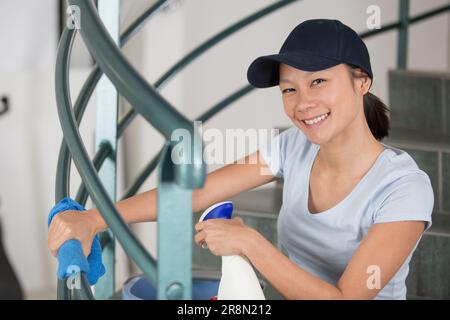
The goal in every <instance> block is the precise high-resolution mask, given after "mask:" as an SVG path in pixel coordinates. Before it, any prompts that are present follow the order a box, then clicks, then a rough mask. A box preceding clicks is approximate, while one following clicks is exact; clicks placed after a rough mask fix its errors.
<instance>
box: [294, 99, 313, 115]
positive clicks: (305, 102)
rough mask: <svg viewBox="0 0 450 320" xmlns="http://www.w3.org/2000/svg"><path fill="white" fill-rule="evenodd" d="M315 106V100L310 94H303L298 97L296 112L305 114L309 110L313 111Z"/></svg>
mask: <svg viewBox="0 0 450 320" xmlns="http://www.w3.org/2000/svg"><path fill="white" fill-rule="evenodd" d="M314 106H315V102H314V101H313V100H312V99H310V98H309V97H308V96H305V95H303V96H301V95H300V97H299V98H298V101H297V103H296V104H295V109H294V112H295V113H296V114H305V113H307V112H308V111H311V109H313V108H314Z"/></svg>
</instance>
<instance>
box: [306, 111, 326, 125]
mask: <svg viewBox="0 0 450 320" xmlns="http://www.w3.org/2000/svg"><path fill="white" fill-rule="evenodd" d="M329 115H330V112H328V113H324V114H322V115H320V116H317V117H315V118H312V119H308V120H302V121H303V123H305V124H307V125H312V124H316V123H318V122H321V121H323V120H325V119H326V118H327V117H328V116H329Z"/></svg>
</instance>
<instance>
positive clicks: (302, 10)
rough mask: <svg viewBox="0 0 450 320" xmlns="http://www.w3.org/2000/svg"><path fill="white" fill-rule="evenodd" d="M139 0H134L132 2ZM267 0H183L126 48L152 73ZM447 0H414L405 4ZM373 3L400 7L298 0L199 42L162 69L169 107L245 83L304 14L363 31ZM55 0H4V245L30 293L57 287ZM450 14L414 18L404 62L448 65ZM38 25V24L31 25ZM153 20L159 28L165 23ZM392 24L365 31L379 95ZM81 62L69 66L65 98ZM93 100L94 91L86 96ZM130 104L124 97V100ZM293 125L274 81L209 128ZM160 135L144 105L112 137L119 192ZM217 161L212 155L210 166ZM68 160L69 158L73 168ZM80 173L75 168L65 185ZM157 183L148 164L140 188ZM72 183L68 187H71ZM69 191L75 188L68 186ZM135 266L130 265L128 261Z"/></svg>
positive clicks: (148, 228)
mask: <svg viewBox="0 0 450 320" xmlns="http://www.w3.org/2000/svg"><path fill="white" fill-rule="evenodd" d="M122 1H123V2H124V3H126V4H127V5H129V6H128V7H124V8H123V9H124V11H123V16H122V18H123V20H122V21H128V19H131V18H130V17H133V16H136V15H137V13H138V12H140V11H141V10H142V8H145V7H148V5H149V3H151V1H146V0H139V1H136V0H122ZM130 1H135V2H130ZM272 2H273V1H269V0H246V1H240V0H227V1H223V0H184V1H181V5H176V6H175V7H174V8H172V9H171V10H165V11H164V12H162V13H161V14H160V15H158V16H157V17H155V19H153V20H152V21H151V22H149V23H148V24H147V25H146V26H145V27H144V28H143V29H142V30H141V31H140V32H139V34H138V35H137V36H136V37H135V39H133V40H132V41H130V43H129V44H128V45H127V46H126V48H125V50H124V52H125V54H126V55H127V57H128V58H129V59H130V60H131V62H132V64H133V65H134V66H135V67H136V68H137V69H138V70H139V71H140V72H141V73H142V75H144V77H145V78H146V79H147V80H148V81H149V82H150V83H153V82H154V81H155V80H156V79H157V78H158V77H159V76H160V75H162V73H163V72H164V71H165V70H167V68H168V67H169V66H171V65H172V64H173V63H175V62H176V61H177V60H178V59H180V58H181V57H182V56H183V55H184V54H186V53H187V52H189V51H190V50H191V49H193V48H194V47H195V46H197V45H198V44H200V43H201V42H202V41H204V40H206V39H208V38H209V37H210V36H212V35H214V34H216V33H217V32H219V31H220V30H222V29H223V28H224V27H226V26H228V25H230V24H232V23H234V22H235V21H237V20H238V19H240V18H243V17H245V16H246V15H248V14H250V13H251V12H254V11H255V10H256V9H258V8H263V7H264V6H266V5H268V4H270V3H272ZM446 3H448V1H447V0H430V1H422V0H413V1H412V5H411V11H412V13H413V14H414V13H419V12H422V11H423V10H425V9H429V8H433V7H436V6H438V5H441V4H446ZM371 4H377V5H379V6H380V8H381V19H382V23H389V22H392V21H394V20H395V19H396V17H397V15H398V4H397V1H392V0H378V1H377V0H370V1H369V0H339V1H335V0H303V1H298V2H297V3H294V4H291V5H289V6H287V7H285V8H283V9H281V10H280V11H278V12H276V13H273V14H271V15H269V16H267V17H265V18H264V19H262V20H260V21H258V22H255V23H254V24H252V25H250V26H248V27H246V28H245V29H243V30H242V31H241V32H238V33H237V34H235V35H233V36H231V37H230V38H228V39H227V40H225V41H224V42H223V43H221V44H219V45H217V46H216V47H214V48H213V49H212V50H210V51H208V52H207V53H206V54H204V55H203V56H202V57H201V58H200V59H198V60H197V61H196V62H195V63H193V64H192V65H191V66H189V67H188V68H186V69H185V70H184V71H183V72H182V73H181V74H179V75H177V76H176V77H175V78H174V79H173V80H171V81H170V83H169V85H168V86H167V87H165V88H164V89H163V90H162V91H161V93H162V94H163V96H164V97H165V98H166V99H167V100H168V101H169V102H171V103H172V104H173V105H174V106H175V107H176V108H177V109H179V110H180V111H181V112H183V113H185V114H186V116H188V117H189V118H192V119H193V118H194V117H196V116H198V115H199V114H201V113H202V112H203V111H205V110H206V109H207V108H209V107H210V106H212V105H213V104H214V103H216V102H217V101H219V100H220V99H222V98H223V97H224V96H225V95H227V94H229V93H231V92H234V91H235V90H236V89H238V88H241V87H242V86H244V85H246V84H247V80H246V71H247V67H248V65H249V64H250V63H251V61H253V59H255V58H256V57H258V56H260V55H263V54H270V53H274V52H278V50H279V48H280V46H281V44H282V42H283V40H284V39H285V37H286V36H287V34H288V33H289V31H290V30H292V28H293V27H295V26H296V25H297V24H298V23H299V22H301V21H302V20H304V19H309V18H319V17H320V18H337V19H340V20H342V21H343V22H344V23H346V24H348V25H349V26H351V27H353V28H354V29H355V30H356V31H358V32H363V31H366V18H367V15H366V8H367V6H368V5H371ZM55 12H56V0H40V1H39V3H38V2H37V1H33V0H20V1H11V0H10V1H8V0H4V1H0V39H1V41H0V75H1V77H0V94H5V93H6V94H8V95H9V96H10V97H11V112H10V113H9V114H8V115H7V116H4V117H2V118H0V196H1V199H2V207H1V211H2V214H1V218H2V221H3V225H4V231H5V239H4V240H5V245H6V249H7V251H8V253H9V255H10V258H11V260H12V263H13V265H14V267H15V268H16V270H17V272H18V275H19V277H20V278H21V280H22V284H23V285H24V287H25V289H26V291H27V293H32V292H35V291H37V290H43V289H46V288H49V290H53V291H54V285H55V277H54V274H55V267H56V261H55V260H54V259H53V258H52V257H51V256H50V254H49V253H48V250H47V247H46V244H47V236H46V217H47V213H48V211H49V209H50V208H51V207H52V205H53V202H54V178H55V172H56V160H57V156H58V150H59V144H60V141H61V138H62V133H61V129H60V127H59V121H58V117H57V113H56V105H55V98H54V61H55V52H56V44H57V42H56V38H57V34H56V33H57V31H56V30H57V18H56V15H55V14H54V13H55ZM448 20H449V18H448V15H445V16H441V17H438V18H434V19H432V20H429V21H427V22H424V23H420V24H419V25H416V26H413V27H412V28H411V33H410V48H409V52H408V59H409V66H410V67H412V68H413V69H423V70H449V58H448V57H449V41H448V34H449V21H448ZM36 26H38V27H36ZM161 30H163V31H162V32H161ZM396 39H397V33H396V32H395V31H392V32H389V33H387V34H383V35H379V36H376V37H374V38H372V39H369V40H367V42H366V43H367V45H368V48H369V51H370V53H371V59H372V67H373V70H374V75H375V83H374V86H373V92H374V93H375V94H378V95H379V96H380V97H381V98H383V99H387V96H388V91H387V90H388V88H387V70H388V69H390V68H395V65H396V57H397V56H396ZM88 72H89V70H88V68H87V67H75V68H73V69H72V73H71V84H72V91H73V93H72V98H73V99H74V98H75V97H76V92H77V91H78V90H79V88H80V87H81V85H82V83H83V81H84V78H85V77H86V76H87V74H88ZM94 101H95V100H94ZM94 107H95V106H94V105H90V106H89V109H88V111H87V114H86V116H85V120H84V122H83V124H82V126H81V133H82V136H83V139H84V141H85V143H86V147H87V150H88V151H89V152H90V153H91V154H93V152H92V151H93V149H94V147H93V137H94V129H95V110H94ZM125 108H127V106H125ZM287 125H289V120H288V119H287V118H286V117H285V116H284V114H283V111H282V105H281V99H280V96H279V93H278V90H277V88H271V89H265V90H255V91H253V92H252V93H251V94H249V95H247V96H246V97H244V98H242V99H241V100H239V101H238V102H237V103H235V104H234V105H233V106H231V107H230V108H229V109H228V110H226V111H223V112H222V113H220V114H218V115H217V116H216V117H215V118H214V119H212V120H211V121H210V122H208V123H207V124H206V125H205V128H209V127H215V128H219V129H221V130H225V129H226V128H243V129H248V128H273V127H280V126H287ZM162 142H163V139H162V137H161V135H160V134H159V133H157V132H156V130H154V129H153V128H151V126H150V125H148V124H147V123H145V121H144V120H143V119H142V117H138V118H137V119H135V121H134V122H133V123H132V125H131V126H130V127H129V129H128V130H127V132H126V134H125V136H124V138H123V139H122V141H121V142H120V145H119V156H118V167H119V169H118V175H119V188H118V194H119V196H120V195H121V194H122V192H123V190H124V189H125V187H126V186H128V185H129V184H131V182H132V181H133V180H134V178H135V177H136V176H137V174H138V172H139V171H140V170H141V169H142V168H143V166H144V165H145V164H146V163H147V162H148V161H149V160H150V159H151V158H152V157H153V155H154V154H155V153H156V152H157V151H158V150H159V149H160V147H161V145H162ZM213 168H214V167H210V168H209V169H210V170H212V169H213ZM74 171H75V170H74ZM79 181H80V179H79V177H78V175H77V174H76V173H75V172H74V173H73V179H72V183H71V185H72V190H76V187H77V186H78V183H79ZM154 186H155V174H153V175H152V177H151V178H150V179H148V181H147V182H146V183H145V185H144V186H143V187H142V188H141V191H143V190H148V189H149V188H151V187H154ZM73 192H75V191H73ZM73 195H74V194H73ZM134 230H135V231H136V232H137V234H138V235H139V237H140V238H141V239H142V241H143V243H144V244H145V246H146V247H147V248H148V249H149V250H150V251H151V252H152V253H153V254H156V230H155V226H154V224H152V223H149V224H143V225H140V226H135V227H134ZM118 258H119V259H118V260H119V266H118V270H119V272H118V276H117V280H118V281H117V283H118V287H120V283H121V282H123V280H124V279H125V278H126V277H127V276H128V275H127V272H128V265H127V260H126V257H125V254H124V253H123V251H122V250H121V249H120V248H118ZM134 271H135V270H134Z"/></svg>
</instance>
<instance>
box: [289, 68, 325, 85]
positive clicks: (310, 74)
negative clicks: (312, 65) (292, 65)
mask: <svg viewBox="0 0 450 320" xmlns="http://www.w3.org/2000/svg"><path fill="white" fill-rule="evenodd" d="M307 72H308V71H307ZM317 72H319V71H314V72H308V77H310V76H312V75H313V74H315V73H317ZM281 82H287V83H294V81H292V80H289V79H286V78H281V79H280V83H281Z"/></svg>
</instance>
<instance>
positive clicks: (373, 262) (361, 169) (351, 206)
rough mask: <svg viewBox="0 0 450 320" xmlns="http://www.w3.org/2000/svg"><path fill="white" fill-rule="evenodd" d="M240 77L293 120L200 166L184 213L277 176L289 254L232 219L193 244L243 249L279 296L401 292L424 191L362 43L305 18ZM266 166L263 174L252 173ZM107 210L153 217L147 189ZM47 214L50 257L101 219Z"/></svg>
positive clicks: (427, 215) (393, 295) (425, 221)
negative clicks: (249, 147)
mask: <svg viewBox="0 0 450 320" xmlns="http://www.w3.org/2000/svg"><path fill="white" fill-rule="evenodd" d="M248 79H249V82H250V83H251V84H252V85H253V86H255V87H259V88H264V87H271V86H275V85H278V86H279V88H280V92H281V95H282V100H283V105H284V110H285V113H286V115H287V116H288V117H289V118H290V119H291V121H292V122H293V124H294V126H292V127H291V128H290V129H288V130H286V131H284V132H283V133H281V134H280V135H279V136H278V137H277V138H276V139H275V140H274V141H273V142H272V143H271V144H268V145H266V146H264V147H262V148H260V150H259V151H258V152H256V153H254V154H251V155H249V156H247V157H246V159H245V160H246V161H245V164H237V163H234V164H231V165H227V166H225V167H223V168H221V169H219V170H216V171H214V172H213V173H211V174H209V175H208V177H207V179H206V182H205V186H204V187H203V188H202V189H199V190H195V191H194V192H193V211H200V210H202V209H204V208H206V207H208V206H210V205H212V204H214V203H217V202H219V201H223V200H225V199H228V198H230V197H232V196H234V195H236V194H238V193H240V192H243V191H245V190H249V189H251V188H254V187H257V186H260V185H263V184H265V183H268V182H270V181H273V180H274V179H275V178H276V177H283V178H284V188H283V206H282V208H281V212H280V215H279V219H278V238H279V240H280V242H281V244H282V245H283V247H284V248H285V249H286V251H287V252H288V255H289V257H286V256H285V255H283V254H282V253H281V252H280V251H279V250H278V249H277V248H276V247H274V246H273V245H272V244H271V243H270V242H269V241H267V240H266V239H265V238H264V237H263V236H262V235H261V234H260V233H258V232H257V231H256V230H254V229H252V228H250V227H248V226H246V225H245V224H244V223H243V221H242V220H241V219H232V220H223V219H213V220H207V221H204V222H201V223H198V224H196V226H195V230H196V232H197V233H196V235H195V241H196V243H197V244H198V245H202V246H203V245H204V244H206V245H207V248H208V249H209V250H211V252H212V253H213V254H215V255H218V256H223V255H236V254H241V255H244V256H246V257H247V258H248V259H249V260H250V262H251V263H252V264H253V266H254V267H255V268H256V269H257V270H259V272H260V273H261V274H262V275H263V276H264V277H265V278H266V279H267V281H269V282H270V283H271V284H272V285H273V286H274V287H275V288H276V289H277V290H278V291H279V292H280V293H281V294H282V295H283V296H284V297H286V298H288V299H374V298H376V299H405V298H406V286H405V279H406V276H407V274H408V264H409V261H410V258H411V255H412V253H413V252H414V250H415V248H416V246H417V244H418V241H419V240H420V238H421V236H422V234H423V232H424V231H425V230H426V229H428V228H429V227H430V226H431V213H432V210H433V202H434V198H433V190H432V187H431V183H430V180H429V178H428V176H427V175H426V174H425V173H424V172H423V171H421V170H420V169H419V168H418V167H417V165H416V163H415V162H414V160H413V159H412V158H411V157H410V156H409V155H408V154H407V153H406V152H404V151H402V150H400V149H396V148H393V147H390V146H387V145H385V144H383V143H381V142H380V140H381V139H382V138H383V137H385V136H387V134H388V129H389V119H388V116H387V108H386V106H385V105H384V104H383V103H382V102H381V101H380V100H379V99H378V98H376V97H375V96H374V95H372V94H370V93H369V89H370V87H371V85H372V79H373V75H372V70H371V66H370V58H369V54H368V51H367V48H366V46H365V44H364V43H363V41H362V40H361V39H360V38H359V37H358V35H357V34H356V32H354V31H353V30H352V29H350V28H349V27H348V26H346V25H344V24H342V23H341V22H339V21H337V20H324V19H318V20H308V21H305V22H303V23H301V24H300V25H298V26H297V27H296V28H295V29H294V30H293V31H292V32H291V33H290V34H289V36H288V38H287V39H286V40H285V42H284V44H283V46H282V48H281V50H280V53H279V54H275V55H270V56H264V57H260V58H258V59H256V60H255V61H254V62H253V63H252V64H251V65H250V67H249V69H248ZM241 163H242V162H241ZM267 168H269V169H270V171H269V172H271V174H261V172H264V169H267ZM149 203H150V204H151V205H150V206H149V205H148V204H149ZM117 208H118V210H119V212H120V213H121V214H122V215H123V217H124V219H125V220H126V221H127V222H129V223H133V222H141V221H152V220H156V190H155V189H154V190H150V191H148V192H145V193H142V194H140V195H137V196H135V197H132V198H129V199H126V200H124V201H121V202H119V203H118V204H117ZM57 217H58V218H57V219H55V220H54V222H53V223H52V225H51V227H50V230H49V247H50V249H51V251H52V253H53V254H54V255H56V252H57V250H58V248H59V246H60V245H61V244H62V243H63V242H64V241H66V240H68V239H70V238H76V239H79V240H80V241H81V242H82V246H83V251H84V253H85V254H86V255H87V254H88V253H89V250H90V245H91V242H92V239H93V237H94V235H95V234H96V233H97V232H99V231H100V230H102V229H103V228H105V227H106V225H105V222H104V221H103V219H102V218H101V216H100V215H99V213H98V212H97V211H96V210H95V209H92V210H89V211H88V213H87V214H85V213H84V214H79V213H74V212H71V211H67V212H64V213H62V214H61V215H59V216H57Z"/></svg>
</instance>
